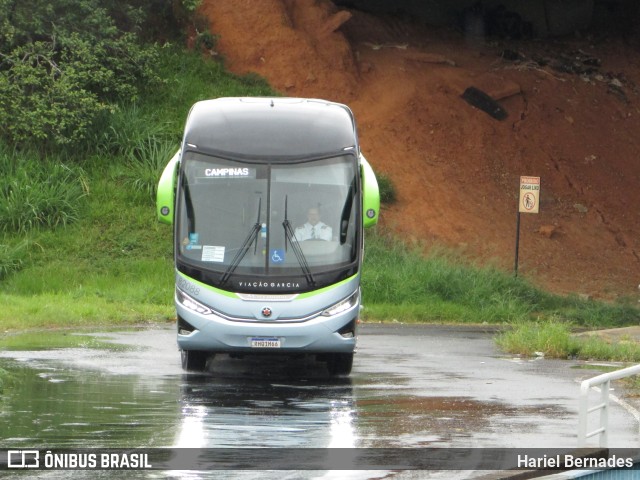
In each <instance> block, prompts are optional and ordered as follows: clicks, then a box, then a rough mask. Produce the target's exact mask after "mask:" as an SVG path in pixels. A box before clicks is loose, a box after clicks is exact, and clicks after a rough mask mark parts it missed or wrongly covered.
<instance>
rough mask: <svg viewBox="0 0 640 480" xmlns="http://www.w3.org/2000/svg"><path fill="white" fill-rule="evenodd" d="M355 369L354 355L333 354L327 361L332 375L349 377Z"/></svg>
mask: <svg viewBox="0 0 640 480" xmlns="http://www.w3.org/2000/svg"><path fill="white" fill-rule="evenodd" d="M352 367H353V353H333V354H331V355H330V356H329V360H327V369H328V370H329V373H330V374H331V375H349V374H350V373H351V368H352Z"/></svg>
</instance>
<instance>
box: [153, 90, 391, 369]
mask: <svg viewBox="0 0 640 480" xmlns="http://www.w3.org/2000/svg"><path fill="white" fill-rule="evenodd" d="M379 214H380V196H379V189H378V183H377V180H376V177H375V174H374V172H373V169H372V168H371V166H370V165H369V163H368V162H367V160H366V159H365V157H364V156H363V155H362V153H361V151H360V146H359V144H358V136H357V131H356V124H355V120H354V116H353V113H352V112H351V110H350V109H349V108H348V107H347V106H346V105H342V104H339V103H334V102H330V101H325V100H318V99H303V98H261V97H260V98H258V97H246V98H217V99H212V100H204V101H200V102H197V103H196V104H194V105H193V106H192V107H191V110H190V111H189V114H188V117H187V120H186V124H185V129H184V137H183V140H182V143H181V146H180V149H179V150H178V152H177V153H176V154H175V155H174V156H173V158H171V160H170V161H169V162H168V163H167V165H166V167H165V169H164V171H163V173H162V175H161V177H160V181H159V184H158V190H157V215H158V219H159V221H160V222H163V223H166V224H170V225H173V239H174V264H175V306H176V313H177V342H178V348H179V349H180V352H181V361H182V368H183V369H184V370H187V371H204V370H206V369H207V367H208V366H209V365H208V363H207V362H208V361H209V359H211V358H213V357H214V356H215V355H216V354H229V355H231V356H234V357H242V356H244V355H247V354H255V353H258V354H284V355H285V356H288V355H294V356H298V355H307V354H308V355H313V356H315V359H316V360H318V361H322V362H326V366H327V369H328V371H329V373H330V374H331V375H348V374H350V373H351V369H352V365H353V356H354V353H355V351H356V342H357V326H358V322H359V313H360V278H361V266H362V256H363V247H364V233H363V228H366V227H371V226H373V225H375V224H376V223H377V221H378V217H379Z"/></svg>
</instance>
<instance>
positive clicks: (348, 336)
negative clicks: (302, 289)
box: [177, 304, 360, 354]
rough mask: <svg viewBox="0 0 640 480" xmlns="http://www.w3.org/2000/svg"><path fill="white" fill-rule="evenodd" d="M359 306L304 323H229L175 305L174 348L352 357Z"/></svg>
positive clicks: (228, 321)
mask: <svg viewBox="0 0 640 480" xmlns="http://www.w3.org/2000/svg"><path fill="white" fill-rule="evenodd" d="M359 310H360V308H359V304H358V305H356V306H355V307H354V308H352V309H350V310H348V311H346V312H343V313H341V314H339V315H335V316H332V317H324V316H322V315H319V316H317V317H315V318H312V319H310V320H306V321H304V322H291V321H288V322H254V321H247V322H241V321H231V320H227V319H224V318H221V317H219V316H216V315H198V314H196V313H194V312H192V311H189V310H187V309H185V308H182V307H181V306H180V305H177V313H178V346H179V348H180V349H181V350H200V351H207V352H211V353H274V354H283V353H285V354H286V353H352V352H354V351H355V348H356V341H357V335H356V326H357V317H358V312H359Z"/></svg>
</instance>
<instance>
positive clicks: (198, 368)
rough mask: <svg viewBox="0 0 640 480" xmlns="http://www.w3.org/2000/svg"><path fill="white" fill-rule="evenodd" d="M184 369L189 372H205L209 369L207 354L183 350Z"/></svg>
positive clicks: (181, 352)
mask: <svg viewBox="0 0 640 480" xmlns="http://www.w3.org/2000/svg"><path fill="white" fill-rule="evenodd" d="M180 356H181V359H182V369H183V370H187V371H189V372H203V371H204V370H205V369H206V367H207V359H208V357H209V355H208V354H207V352H201V351H199V350H181V351H180Z"/></svg>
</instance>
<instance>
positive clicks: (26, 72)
mask: <svg viewBox="0 0 640 480" xmlns="http://www.w3.org/2000/svg"><path fill="white" fill-rule="evenodd" d="M160 1H161V2H168V1H169V0H160ZM144 19H145V11H144V10H143V9H142V7H139V6H138V7H136V6H135V5H133V4H131V3H127V2H126V1H119V0H108V1H99V0H54V1H53V2H52V1H50V0H32V1H30V2H24V1H21V0H0V118H2V119H3V121H2V122H0V136H1V137H3V138H4V139H5V140H7V141H9V142H11V143H14V144H23V143H30V144H36V145H40V146H48V145H65V144H73V143H75V142H78V141H80V140H82V139H83V138H84V137H85V135H86V133H87V131H88V129H89V128H90V127H91V125H92V124H93V122H94V121H95V120H96V118H97V117H98V115H99V114H101V112H105V111H109V110H113V109H115V108H116V104H117V102H121V101H133V100H135V99H136V97H137V95H138V92H139V88H140V86H141V85H144V84H145V83H148V82H150V81H154V80H155V79H156V78H155V74H154V70H153V66H154V63H155V59H156V54H155V50H154V48H153V47H151V46H145V45H143V44H142V43H141V42H140V41H139V34H140V31H141V28H142V25H143V21H144Z"/></svg>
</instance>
